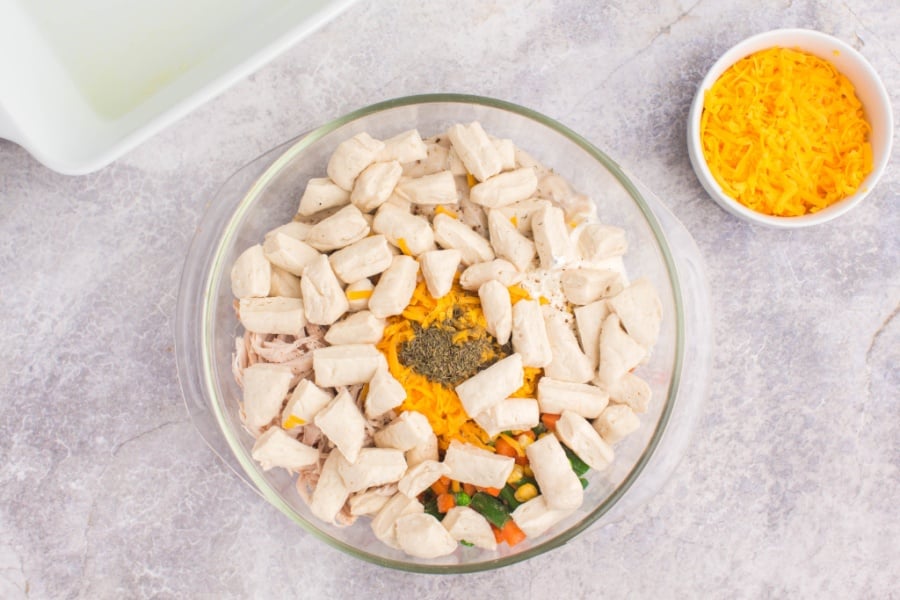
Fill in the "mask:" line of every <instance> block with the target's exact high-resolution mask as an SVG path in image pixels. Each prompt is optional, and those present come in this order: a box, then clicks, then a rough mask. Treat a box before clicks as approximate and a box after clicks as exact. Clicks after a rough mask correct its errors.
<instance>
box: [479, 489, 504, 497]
mask: <svg viewBox="0 0 900 600" xmlns="http://www.w3.org/2000/svg"><path fill="white" fill-rule="evenodd" d="M481 491H483V492H484V493H485V494H488V495H490V496H493V497H494V498H496V497H497V496H499V495H500V488H495V487H486V488H482V490H481Z"/></svg>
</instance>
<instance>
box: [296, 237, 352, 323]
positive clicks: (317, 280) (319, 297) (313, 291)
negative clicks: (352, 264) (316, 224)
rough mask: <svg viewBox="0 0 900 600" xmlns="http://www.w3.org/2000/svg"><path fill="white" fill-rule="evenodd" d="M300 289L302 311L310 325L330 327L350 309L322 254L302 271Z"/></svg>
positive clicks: (339, 283)
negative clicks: (301, 293)
mask: <svg viewBox="0 0 900 600" xmlns="http://www.w3.org/2000/svg"><path fill="white" fill-rule="evenodd" d="M300 289H301V290H302V291H303V309H304V312H305V313H306V319H307V320H308V321H309V322H310V323H315V324H316V325H331V324H332V323H334V322H335V321H337V320H338V319H339V318H341V315H343V314H344V313H345V312H347V309H348V308H350V303H349V301H348V300H347V296H346V295H345V294H344V289H343V288H342V287H341V282H340V281H338V278H337V276H336V275H335V274H334V270H333V269H332V268H331V263H329V262H328V257H327V256H325V255H324V254H320V255H319V256H318V258H316V259H315V260H313V262H311V263H310V264H309V265H307V266H306V268H305V269H303V277H302V278H301V279H300Z"/></svg>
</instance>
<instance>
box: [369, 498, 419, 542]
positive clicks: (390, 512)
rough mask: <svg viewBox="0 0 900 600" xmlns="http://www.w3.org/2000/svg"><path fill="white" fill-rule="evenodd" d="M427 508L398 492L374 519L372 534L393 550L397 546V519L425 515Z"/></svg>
mask: <svg viewBox="0 0 900 600" xmlns="http://www.w3.org/2000/svg"><path fill="white" fill-rule="evenodd" d="M424 512H425V507H424V506H422V503H421V502H419V501H418V500H416V499H415V498H408V497H407V496H405V495H404V494H401V493H400V492H397V493H396V494H394V495H393V496H391V499H390V500H388V501H387V502H386V503H385V505H384V506H383V507H382V509H381V510H379V511H378V514H377V515H375V517H373V518H372V533H374V534H375V537H377V538H378V539H379V540H381V541H382V542H383V543H385V544H387V545H388V546H390V547H391V548H399V546H398V545H397V530H396V528H395V526H396V524H397V519H399V518H400V517H403V516H405V515H411V514H417V513H424Z"/></svg>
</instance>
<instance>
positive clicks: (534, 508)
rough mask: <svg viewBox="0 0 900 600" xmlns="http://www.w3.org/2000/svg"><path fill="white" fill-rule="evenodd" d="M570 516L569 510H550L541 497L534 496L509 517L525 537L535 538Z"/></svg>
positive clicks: (570, 511)
mask: <svg viewBox="0 0 900 600" xmlns="http://www.w3.org/2000/svg"><path fill="white" fill-rule="evenodd" d="M571 514H572V510H571V509H569V510H557V509H554V508H550V507H549V506H547V500H546V499H545V498H544V497H543V496H536V497H534V498H532V499H531V500H529V501H528V502H525V503H523V504H520V505H519V506H518V507H516V509H515V510H514V511H513V512H512V515H511V516H512V519H513V521H515V522H516V525H518V526H519V529H521V530H522V532H523V533H524V534H525V535H526V536H528V537H530V538H535V537H537V536H539V535H542V534H543V533H544V532H546V531H547V530H548V529H550V528H551V527H553V526H554V525H556V524H557V523H559V522H560V521H562V520H563V519H565V518H566V517H568V516H569V515H571Z"/></svg>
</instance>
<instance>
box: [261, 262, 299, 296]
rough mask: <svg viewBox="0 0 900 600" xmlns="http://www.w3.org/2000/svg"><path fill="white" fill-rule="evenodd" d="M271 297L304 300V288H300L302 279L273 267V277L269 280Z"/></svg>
mask: <svg viewBox="0 0 900 600" xmlns="http://www.w3.org/2000/svg"><path fill="white" fill-rule="evenodd" d="M269 295H270V296H284V297H285V298H302V297H303V288H302V287H301V286H300V278H299V277H297V276H296V275H294V274H293V273H289V272H287V271H285V270H284V269H282V268H279V267H276V266H275V265H272V275H271V277H270V278H269Z"/></svg>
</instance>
